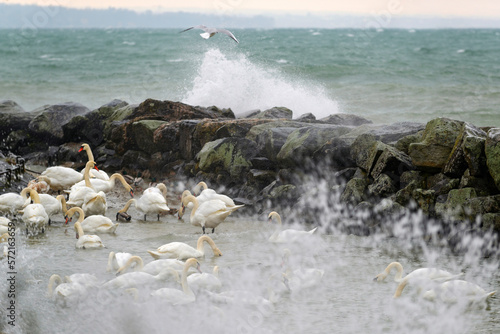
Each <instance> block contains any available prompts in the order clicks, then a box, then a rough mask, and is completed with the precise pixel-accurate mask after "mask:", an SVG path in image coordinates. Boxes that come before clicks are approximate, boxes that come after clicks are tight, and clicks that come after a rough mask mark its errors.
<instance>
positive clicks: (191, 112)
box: [126, 99, 224, 122]
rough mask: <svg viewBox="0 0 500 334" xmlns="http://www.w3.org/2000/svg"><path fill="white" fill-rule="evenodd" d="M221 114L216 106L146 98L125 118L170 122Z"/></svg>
mask: <svg viewBox="0 0 500 334" xmlns="http://www.w3.org/2000/svg"><path fill="white" fill-rule="evenodd" d="M222 114H224V113H223V112H221V111H220V109H218V108H212V109H210V108H201V107H193V106H190V105H188V104H184V103H181V102H173V101H159V100H154V99H147V100H145V101H144V102H142V103H141V104H139V106H138V107H137V108H135V109H134V111H133V112H132V114H130V115H129V116H128V117H127V118H126V119H127V120H133V121H139V120H145V119H153V120H160V121H165V122H171V121H179V120H185V119H203V118H211V119H216V118H219V117H220V116H221V115H222Z"/></svg>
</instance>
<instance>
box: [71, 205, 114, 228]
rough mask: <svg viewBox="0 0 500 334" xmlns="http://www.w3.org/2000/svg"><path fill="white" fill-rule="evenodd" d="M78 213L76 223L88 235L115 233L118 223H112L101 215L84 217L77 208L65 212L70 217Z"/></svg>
mask: <svg viewBox="0 0 500 334" xmlns="http://www.w3.org/2000/svg"><path fill="white" fill-rule="evenodd" d="M75 212H78V215H79V217H78V222H79V223H80V226H81V227H82V230H83V231H84V232H88V233H115V232H116V229H117V227H118V226H119V225H120V224H119V223H116V224H115V223H113V221H112V220H111V219H109V218H108V217H106V216H102V215H93V216H90V217H85V213H84V212H83V210H82V209H81V208H79V207H74V208H71V209H69V210H68V211H67V212H66V216H68V217H71V216H72V215H73V214H74V213H75Z"/></svg>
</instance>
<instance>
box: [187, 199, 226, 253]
mask: <svg viewBox="0 0 500 334" xmlns="http://www.w3.org/2000/svg"><path fill="white" fill-rule="evenodd" d="M193 210H194V208H193ZM203 242H206V243H207V244H209V245H210V247H211V248H212V251H213V252H214V255H220V250H219V249H218V248H217V246H216V245H215V242H214V241H213V240H212V239H211V238H210V237H209V236H207V235H203V236H201V237H200V238H199V239H198V243H197V244H196V249H197V250H198V251H199V252H200V253H201V254H205V250H204V249H203Z"/></svg>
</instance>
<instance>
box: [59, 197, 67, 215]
mask: <svg viewBox="0 0 500 334" xmlns="http://www.w3.org/2000/svg"><path fill="white" fill-rule="evenodd" d="M56 199H57V200H58V201H59V202H61V207H62V212H63V214H66V212H68V207H67V206H66V198H64V195H57V197H56Z"/></svg>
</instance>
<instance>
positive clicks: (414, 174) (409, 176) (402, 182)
mask: <svg viewBox="0 0 500 334" xmlns="http://www.w3.org/2000/svg"><path fill="white" fill-rule="evenodd" d="M411 182H415V183H416V184H417V188H425V187H426V186H425V177H424V175H423V174H422V172H421V171H418V170H409V171H406V172H403V173H402V174H401V176H400V178H399V187H400V188H401V189H403V188H405V187H406V186H407V185H409V184H410V183H411Z"/></svg>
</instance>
